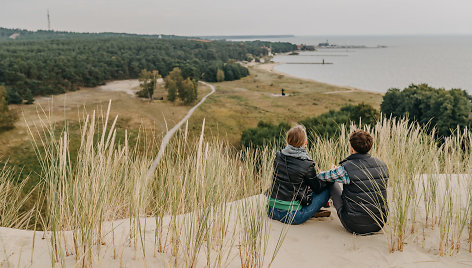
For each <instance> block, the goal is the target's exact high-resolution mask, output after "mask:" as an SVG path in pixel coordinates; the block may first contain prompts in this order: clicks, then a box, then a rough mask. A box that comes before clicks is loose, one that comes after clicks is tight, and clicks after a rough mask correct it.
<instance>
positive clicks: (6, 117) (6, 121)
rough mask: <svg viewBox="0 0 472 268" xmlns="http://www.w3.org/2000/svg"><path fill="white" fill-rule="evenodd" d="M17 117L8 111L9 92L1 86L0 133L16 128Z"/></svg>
mask: <svg viewBox="0 0 472 268" xmlns="http://www.w3.org/2000/svg"><path fill="white" fill-rule="evenodd" d="M15 121H16V115H15V114H14V113H13V112H12V111H10V109H8V102H7V91H6V89H5V87H3V86H0V131H4V130H7V129H11V128H13V127H14V124H15Z"/></svg>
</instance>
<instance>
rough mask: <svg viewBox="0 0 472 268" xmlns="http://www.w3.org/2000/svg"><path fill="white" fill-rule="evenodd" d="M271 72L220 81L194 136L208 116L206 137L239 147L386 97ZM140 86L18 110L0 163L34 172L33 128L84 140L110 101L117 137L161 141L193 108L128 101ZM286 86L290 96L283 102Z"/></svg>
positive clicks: (0, 143) (113, 86)
mask: <svg viewBox="0 0 472 268" xmlns="http://www.w3.org/2000/svg"><path fill="white" fill-rule="evenodd" d="M272 66H273V65H271V64H260V65H256V66H249V68H250V72H251V75H250V76H248V77H246V78H244V79H241V80H238V81H231V82H222V83H217V84H216V87H217V92H216V93H215V94H214V95H213V96H211V97H210V98H209V99H208V100H207V101H206V102H205V103H204V104H203V105H202V106H200V108H199V109H197V111H196V112H195V114H194V115H193V116H192V118H191V120H190V121H189V130H190V136H194V137H197V136H199V134H200V130H201V124H202V122H203V119H204V118H206V130H207V135H209V136H212V137H217V138H218V139H220V140H222V139H224V140H227V141H228V142H229V143H230V144H232V145H234V146H238V145H239V141H240V138H241V133H242V132H243V131H244V130H245V129H247V128H250V127H255V126H256V125H257V123H258V122H259V121H260V120H264V121H269V122H272V123H278V122H281V121H285V122H288V123H290V124H294V123H296V122H297V121H298V120H301V119H304V118H306V117H309V116H315V115H319V114H321V113H324V112H327V111H329V110H330V109H337V108H339V107H341V106H342V105H344V104H348V103H350V104H357V103H360V102H365V103H368V104H371V105H373V106H374V107H376V108H378V107H379V105H380V102H381V100H382V95H381V94H378V93H373V92H367V91H361V90H352V89H349V88H343V87H337V86H333V85H329V84H324V83H320V82H316V81H311V80H305V79H299V78H294V77H291V76H288V75H283V74H278V73H275V72H271V71H270V69H271V68H272ZM137 85H138V84H137V81H136V80H125V81H115V82H111V83H109V84H107V86H106V89H108V90H104V89H103V88H102V87H98V88H82V89H81V90H79V91H75V92H69V93H66V94H62V95H57V96H53V97H39V98H37V99H36V101H35V104H33V105H21V106H15V105H12V106H11V107H12V109H13V110H15V111H17V113H18V114H19V118H20V119H19V120H18V122H17V123H16V126H15V128H14V129H13V130H10V131H6V132H3V133H0V161H5V160H7V159H8V160H9V161H10V163H11V164H13V165H14V166H16V167H19V168H20V169H23V172H24V173H25V174H29V173H30V172H32V171H34V170H36V169H37V165H36V164H38V163H36V162H37V159H36V156H35V153H34V150H33V147H32V146H31V135H30V134H29V132H28V126H30V127H33V128H34V126H35V125H38V124H39V123H40V121H41V120H40V118H42V120H45V119H46V118H47V120H48V121H50V122H53V123H55V124H56V125H57V126H58V129H62V128H63V127H65V126H67V127H68V129H69V132H71V134H79V133H80V128H79V122H80V120H82V119H83V118H84V114H86V113H90V112H92V111H93V110H95V111H96V112H97V114H102V115H103V113H104V112H105V110H106V109H105V107H106V106H107V105H108V102H109V101H110V100H111V101H112V109H111V114H110V117H111V118H113V117H114V116H115V115H119V120H118V121H117V135H118V137H124V130H125V129H127V130H128V135H129V137H130V142H133V141H134V139H135V138H136V136H137V133H138V132H139V129H140V128H144V129H146V131H144V132H142V133H150V135H152V137H153V138H154V139H155V140H159V139H160V137H161V136H162V134H163V133H165V131H166V129H167V128H171V127H172V126H173V125H174V124H175V123H176V122H178V120H180V119H181V118H182V117H184V115H185V114H186V113H187V111H188V110H189V108H190V106H184V105H181V104H172V103H169V102H167V101H163V100H155V101H154V102H152V103H150V102H148V101H147V100H145V99H139V98H135V97H133V96H130V92H131V93H132V90H131V89H132V88H133V87H134V88H136V87H137ZM282 88H284V89H285V90H286V94H288V96H284V97H282V96H280V93H281V89H282ZM199 90H200V91H199V97H202V96H204V95H206V94H207V93H208V92H209V91H210V89H209V88H207V87H203V86H201V87H200V89H199ZM161 97H163V98H164V99H165V90H164V88H163V87H161V88H159V89H158V90H157V95H156V98H161ZM38 115H39V116H38ZM71 137H78V135H71ZM77 142H78V140H77V141H74V140H72V141H71V144H72V145H71V146H72V148H75V147H77V146H78V145H77V144H76V143H77ZM75 145H77V146H75ZM35 163H36V164H35Z"/></svg>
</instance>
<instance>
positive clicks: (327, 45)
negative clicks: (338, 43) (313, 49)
mask: <svg viewBox="0 0 472 268" xmlns="http://www.w3.org/2000/svg"><path fill="white" fill-rule="evenodd" d="M331 46H333V45H331V44H330V43H329V42H328V40H326V42H324V43H319V44H318V47H331Z"/></svg>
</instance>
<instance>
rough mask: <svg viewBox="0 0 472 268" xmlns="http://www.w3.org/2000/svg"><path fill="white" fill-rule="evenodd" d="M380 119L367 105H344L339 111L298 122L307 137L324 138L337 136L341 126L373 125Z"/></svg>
mask: <svg viewBox="0 0 472 268" xmlns="http://www.w3.org/2000/svg"><path fill="white" fill-rule="evenodd" d="M379 117H380V113H379V111H378V110H376V109H374V108H373V107H372V106H370V105H369V104H365V103H361V104H358V105H351V104H349V105H345V106H343V107H341V109H340V110H338V111H334V110H331V111H329V112H327V113H324V114H321V115H319V116H315V117H312V118H307V119H305V120H302V121H300V123H301V124H303V125H304V126H305V127H306V129H307V132H308V136H314V135H320V136H325V137H335V136H338V135H339V133H340V131H341V128H340V126H341V125H342V124H344V125H346V126H348V125H350V124H351V122H352V123H355V124H357V125H359V123H361V124H360V125H374V124H375V123H376V122H377V120H378V119H379Z"/></svg>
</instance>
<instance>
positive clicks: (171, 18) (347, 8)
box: [0, 0, 472, 35]
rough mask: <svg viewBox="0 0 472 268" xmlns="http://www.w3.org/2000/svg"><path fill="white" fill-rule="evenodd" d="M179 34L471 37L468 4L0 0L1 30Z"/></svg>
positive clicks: (453, 0)
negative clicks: (48, 12) (435, 35)
mask: <svg viewBox="0 0 472 268" xmlns="http://www.w3.org/2000/svg"><path fill="white" fill-rule="evenodd" d="M47 9H49V11H50V15H51V26H52V29H54V30H59V31H74V32H127V33H140V34H176V35H262V34H264V35H265V34H293V35H418V34H420V35H422V34H433V35H434V34H472V15H470V14H471V11H472V0H299V1H288V0H271V1H268V0H0V27H6V28H22V29H28V30H37V29H47V18H46V13H47Z"/></svg>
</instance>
